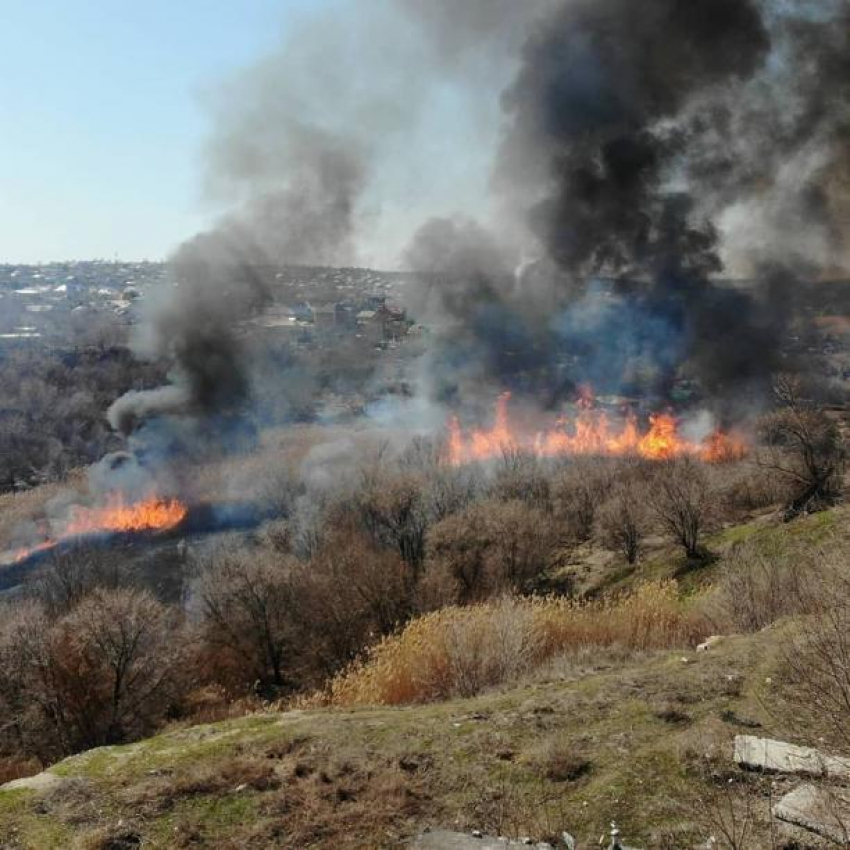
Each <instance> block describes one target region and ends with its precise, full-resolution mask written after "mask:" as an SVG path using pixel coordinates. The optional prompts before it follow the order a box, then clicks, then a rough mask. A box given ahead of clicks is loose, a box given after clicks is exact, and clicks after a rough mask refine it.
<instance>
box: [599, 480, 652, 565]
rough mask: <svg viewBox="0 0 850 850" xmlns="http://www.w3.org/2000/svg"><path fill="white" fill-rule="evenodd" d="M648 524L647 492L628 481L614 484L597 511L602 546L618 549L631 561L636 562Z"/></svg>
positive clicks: (616, 550)
mask: <svg viewBox="0 0 850 850" xmlns="http://www.w3.org/2000/svg"><path fill="white" fill-rule="evenodd" d="M647 525H648V516H647V508H646V493H645V491H644V490H643V488H639V487H638V485H637V484H635V483H634V482H631V481H625V482H623V483H621V484H619V485H617V486H615V488H614V490H613V492H612V494H611V496H610V497H609V498H608V500H607V501H606V502H605V503H604V504H603V505H602V507H601V508H600V509H599V510H598V511H597V512H596V534H597V537H598V539H599V540H600V542H601V543H602V544H603V545H604V546H607V547H608V548H610V549H612V550H614V551H615V552H620V553H621V554H622V555H623V556H624V557H625V559H626V561H628V563H630V564H634V563H636V562H637V560H638V557H639V556H640V551H641V546H642V544H643V539H644V537H645V536H646V532H647Z"/></svg>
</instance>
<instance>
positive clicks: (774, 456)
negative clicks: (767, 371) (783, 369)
mask: <svg viewBox="0 0 850 850" xmlns="http://www.w3.org/2000/svg"><path fill="white" fill-rule="evenodd" d="M774 392H775V395H776V398H777V401H778V403H779V407H778V409H777V410H776V411H775V412H774V413H772V414H770V415H768V416H766V417H765V418H764V419H763V420H762V423H761V434H762V439H763V441H764V443H765V446H766V448H765V450H764V451H763V452H762V453H761V455H760V457H759V463H760V464H761V465H762V466H763V467H764V468H765V469H768V470H770V471H772V472H773V473H774V474H776V475H778V476H779V477H780V478H781V479H783V480H784V481H785V482H786V483H787V485H788V486H789V487H790V489H791V497H790V499H789V500H788V503H787V506H786V516H787V518H789V519H790V518H793V517H794V516H797V515H798V514H800V513H802V512H807V511H813V510H818V509H820V508H823V507H826V506H829V505H832V504H834V503H835V502H836V501H837V499H838V498H839V496H840V494H841V488H842V479H843V472H844V466H845V461H846V456H847V452H846V447H845V445H844V440H843V438H842V436H841V432H840V430H839V428H838V426H837V424H836V423H835V422H834V421H833V420H831V419H830V418H829V417H828V416H827V414H826V413H825V411H824V410H823V409H822V408H819V407H818V406H817V405H816V404H814V403H813V402H812V401H810V400H808V399H806V398H804V397H803V395H802V392H803V390H802V387H801V384H800V382H799V381H798V380H797V379H795V378H793V377H789V376H780V377H779V378H778V379H777V381H776V384H775V387H774Z"/></svg>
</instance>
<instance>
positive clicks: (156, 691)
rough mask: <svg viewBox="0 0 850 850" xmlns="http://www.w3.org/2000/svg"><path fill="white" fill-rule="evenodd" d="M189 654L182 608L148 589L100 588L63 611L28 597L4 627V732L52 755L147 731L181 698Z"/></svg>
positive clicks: (0, 636)
mask: <svg viewBox="0 0 850 850" xmlns="http://www.w3.org/2000/svg"><path fill="white" fill-rule="evenodd" d="M182 659H183V651H182V640H181V637H180V633H179V620H178V617H177V612H176V611H174V610H172V609H169V608H168V607H167V606H165V605H163V604H161V603H159V602H157V601H156V600H155V599H153V597H151V596H150V595H149V594H148V593H146V592H144V591H135V590H105V589H97V590H95V591H93V592H92V593H91V594H89V595H88V596H86V597H85V598H84V599H83V600H82V601H81V602H80V603H79V604H78V605H77V606H76V607H74V608H73V609H71V610H70V611H69V612H68V613H67V614H65V615H64V616H62V617H60V618H59V619H55V618H52V617H50V616H49V615H48V612H47V610H46V609H45V608H44V606H43V605H40V604H39V603H36V602H26V603H22V604H20V605H18V606H16V607H15V608H14V609H13V610H12V611H11V612H10V614H9V616H8V617H6V618H5V620H4V622H3V624H2V629H0V703H2V707H3V714H4V718H5V722H4V725H3V728H2V737H3V739H5V740H7V741H8V740H14V741H15V742H17V746H18V747H19V750H20V751H21V752H25V753H32V754H35V755H37V756H38V757H39V758H42V759H49V758H51V757H55V756H56V755H62V754H68V753H71V752H76V751H78V750H80V749H88V748H90V747H95V746H99V745H101V744H112V743H118V742H121V741H125V740H130V739H133V738H136V737H138V736H140V735H143V734H145V733H146V732H148V731H150V730H151V729H153V728H155V726H156V725H157V724H158V723H159V722H161V720H162V718H163V717H164V716H165V713H166V711H167V710H168V709H169V707H170V706H171V705H172V704H173V703H174V701H175V700H176V699H177V697H178V696H179V694H180V692H181V690H182V687H183V684H184V680H183V675H184V671H183V670H182V669H181V668H182ZM178 671H179V672H178Z"/></svg>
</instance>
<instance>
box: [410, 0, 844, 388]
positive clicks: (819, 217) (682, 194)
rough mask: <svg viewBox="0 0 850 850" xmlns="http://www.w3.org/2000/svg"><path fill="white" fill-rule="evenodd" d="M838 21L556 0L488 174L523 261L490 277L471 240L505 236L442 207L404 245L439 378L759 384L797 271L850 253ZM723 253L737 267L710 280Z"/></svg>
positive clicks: (710, 1) (712, 7)
mask: <svg viewBox="0 0 850 850" xmlns="http://www.w3.org/2000/svg"><path fill="white" fill-rule="evenodd" d="M848 23H850V10H848V7H847V4H846V3H843V2H842V3H839V2H834V1H833V0H818V2H814V3H802V2H784V3H781V4H780V3H768V2H762V3H759V2H756V0H693V2H689V3H687V4H684V3H679V2H675V0H647V2H642V3H634V2H631V0H570V2H562V3H560V4H559V5H558V8H557V9H556V10H555V11H554V12H552V13H550V14H548V15H546V16H544V17H543V18H542V19H541V20H539V22H538V23H537V25H536V27H535V29H534V31H533V33H532V34H531V36H530V37H529V38H528V39H527V41H526V42H525V44H524V47H523V49H522V62H521V67H520V69H519V72H518V74H517V76H516V79H515V80H514V82H513V83H512V84H511V85H510V86H509V87H508V88H507V90H506V91H505V92H504V94H503V97H502V103H503V108H504V111H505V116H506V122H507V129H506V133H505V135H504V139H503V142H502V144H501V146H500V150H499V152H498V157H497V160H496V164H495V169H494V176H493V184H494V187H495V189H496V191H497V193H498V195H499V198H500V202H501V204H502V208H503V209H504V208H508V209H512V210H513V211H515V213H516V215H517V216H518V217H521V218H522V221H523V222H524V224H525V226H526V227H527V229H528V232H529V233H530V234H531V236H532V238H533V240H534V243H535V244H536V246H537V248H536V251H537V257H538V259H537V261H536V262H531V263H525V264H523V265H522V266H521V267H520V271H519V273H518V277H517V278H516V279H514V280H513V281H511V279H510V276H509V275H508V274H507V267H509V264H508V263H502V265H501V267H500V268H499V270H498V271H497V272H495V273H491V272H490V271H489V269H490V268H491V266H492V263H491V257H492V251H490V250H489V249H488V248H487V247H483V246H486V244H491V245H492V244H496V245H500V246H505V245H510V244H511V241H510V240H509V239H508V240H505V239H501V238H500V235H501V234H499V233H498V232H497V233H496V234H490V235H482V233H480V232H476V231H475V230H474V229H473V228H471V227H469V226H466V227H465V228H457V227H454V228H450V226H449V224H448V223H447V222H443V223H442V224H440V223H437V222H434V223H432V224H429V225H426V226H425V227H423V228H422V229H421V230H420V231H419V233H418V234H417V236H416V238H415V240H414V243H413V245H412V246H411V248H410V251H409V253H408V257H409V258H410V262H411V264H414V263H418V264H419V265H420V266H425V267H429V266H434V265H437V266H439V267H440V273H441V274H440V277H439V278H435V277H434V276H433V275H432V276H431V277H430V279H429V280H428V281H427V289H428V293H429V295H428V297H429V299H430V301H431V302H432V303H437V304H439V307H440V309H441V310H442V311H443V313H444V314H445V316H446V321H445V326H446V327H447V328H452V329H453V331H452V332H451V333H450V334H447V335H446V336H445V338H443V340H442V342H443V345H442V346H441V353H440V357H441V359H442V360H443V361H444V362H446V363H448V364H453V365H455V366H456V367H457V368H455V369H454V371H453V372H451V373H448V374H449V377H448V380H447V382H446V383H447V387H448V389H447V388H445V387H444V388H443V389H442V391H443V392H444V393H446V392H448V393H450V392H451V386H452V385H453V384H454V385H457V386H460V385H462V384H463V383H465V382H467V383H472V382H476V383H478V384H479V385H480V383H481V381H482V379H484V378H489V379H490V380H491V382H492V383H494V384H501V385H503V386H511V387H513V388H515V389H516V388H518V389H521V390H529V391H532V392H537V393H538V394H539V387H538V385H542V386H543V387H544V388H545V390H546V392H547V393H548V394H549V395H550V396H551V395H554V396H555V398H554V400H557V396H558V393H559V391H560V390H561V389H569V388H570V387H571V386H572V385H573V382H574V381H583V380H587V379H594V380H598V381H600V383H601V385H602V386H601V387H600V388H601V389H603V390H605V391H630V390H638V389H640V390H642V391H644V392H646V391H655V392H657V393H659V394H661V395H666V394H667V393H669V391H670V389H671V387H672V384H673V381H674V380H675V379H676V378H677V377H696V378H698V379H699V381H700V383H701V385H702V387H703V389H704V390H705V391H706V392H707V393H709V394H710V395H711V396H713V397H714V398H715V399H722V400H724V401H727V402H734V400H735V397H736V396H738V397H747V398H750V397H752V395H753V393H756V392H758V390H759V389H761V388H764V386H765V385H766V383H767V379H768V378H769V375H770V373H771V371H772V370H774V369H776V368H777V367H778V366H779V363H780V354H779V350H778V344H779V342H780V341H781V338H782V336H783V334H785V333H786V328H787V324H788V322H789V320H790V319H791V318H793V304H794V300H795V299H794V293H795V289H796V288H797V287H798V286H800V285H802V284H800V282H799V281H800V280H801V279H803V278H804V277H806V278H811V277H813V276H814V277H816V276H820V277H823V276H824V275H826V274H828V273H830V271H833V272H834V271H835V270H836V269H843V270H844V271H846V270H847V268H848V266H850V263H848V257H847V242H846V240H847V231H848V227H847V220H848V218H847V216H848V211H850V194H848V185H850V183H848V174H849V173H850V169H848V162H847V160H848V150H850V147H848V145H847V140H848V127H850V120H848V119H849V118H850V73H849V72H848V68H849V67H850V66H849V65H848V63H850V26H848ZM742 219H744V220H746V222H747V226H746V227H745V228H742V231H743V232H742V233H741V238H738V233H737V232H736V227H737V225H736V222H739V221H741V220H742ZM435 233H442V234H443V236H442V239H441V240H435V238H434V236H435ZM448 233H451V238H452V240H453V242H452V245H451V249H450V250H447V248H446V244H445V243H446V240H447V235H446V234H448ZM423 257H424V259H423ZM455 257H458V258H460V261H459V262H457V263H455V264H453V258H455ZM470 257H475V258H477V261H476V262H471V260H470ZM724 261H730V262H733V263H734V268H733V269H732V271H733V272H737V273H741V272H742V271H743V272H744V273H746V274H747V275H748V276H751V277H753V278H754V283H753V285H752V286H751V287H749V288H747V289H743V288H740V287H739V288H732V287H730V286H728V285H721V284H718V283H717V279H718V278H719V277H720V276H721V275H722V274H723V273H724V272H726V273H727V274H728V273H729V271H730V270H729V269H728V268H724ZM553 265H554V266H555V267H557V269H558V270H559V272H560V273H556V272H554V271H553ZM458 280H466V281H467V285H466V287H463V286H461V285H460V284H458ZM546 314H548V315H549V316H551V317H553V318H552V319H551V320H550V321H549V322H548V323H546V322H544V323H541V316H545V315H546ZM458 328H460V329H462V330H461V331H458V330H457V329H458ZM476 351H478V352H479V359H478V360H477V361H475V362H476V368H475V369H473V370H472V371H471V372H470V368H469V366H468V364H469V363H470V362H472V361H474V360H475V352H476ZM482 363H483V364H489V365H490V366H491V367H492V369H489V370H487V369H485V370H484V372H485V374H482V370H481V368H480V366H481V364H482ZM636 366H638V367H639V368H637V369H636V368H635V367H636ZM638 372H643V373H644V377H643V379H642V380H639V381H637V383H636V382H635V379H634V378H635V375H636V374H637V373H638ZM470 375H472V377H473V379H474V380H473V381H469V377H470ZM647 381H649V383H647ZM543 400H544V401H552V400H553V399H552V398H549V399H546V398H543Z"/></svg>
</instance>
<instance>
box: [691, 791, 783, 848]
mask: <svg viewBox="0 0 850 850" xmlns="http://www.w3.org/2000/svg"><path fill="white" fill-rule="evenodd" d="M692 805H693V812H692V814H694V815H696V819H697V820H698V821H699V822H700V823H701V825H702V827H703V829H705V830H706V831H707V832H708V833H709V836H708V837H709V839H710V840H712V839H713V840H712V846H716V847H718V848H723V850H750V848H752V847H755V846H760V847H766V848H774V847H776V840H775V836H774V835H773V825H772V822H771V817H770V804H769V802H766V801H764V800H763V799H762V798H761V794H760V791H759V789H758V788H757V787H755V783H754V782H753V781H752V780H751V779H750V778H748V777H745V776H743V777H731V778H729V779H727V780H724V781H721V782H719V783H718V784H716V785H715V786H714V787H713V788H712V789H711V790H710V791H708V792H706V793H705V794H703V795H701V796H700V797H699V798H697V799H695V800H694V801H692ZM762 819H766V820H767V821H768V822H769V824H770V825H769V829H768V843H767V844H762V843H761V840H762V839H763V838H764V836H763V835H760V834H759V830H758V824H759V821H760V820H762ZM755 842H759V843H758V844H756V843H755Z"/></svg>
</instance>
